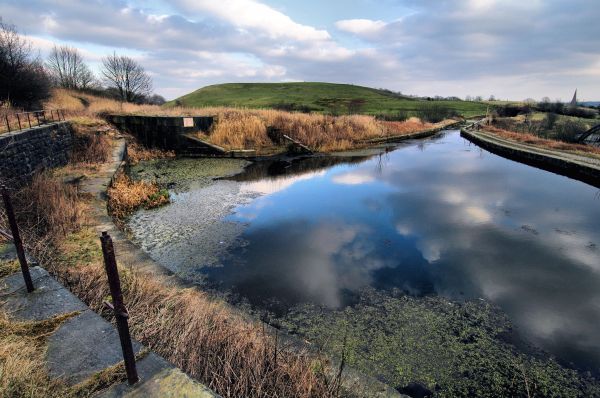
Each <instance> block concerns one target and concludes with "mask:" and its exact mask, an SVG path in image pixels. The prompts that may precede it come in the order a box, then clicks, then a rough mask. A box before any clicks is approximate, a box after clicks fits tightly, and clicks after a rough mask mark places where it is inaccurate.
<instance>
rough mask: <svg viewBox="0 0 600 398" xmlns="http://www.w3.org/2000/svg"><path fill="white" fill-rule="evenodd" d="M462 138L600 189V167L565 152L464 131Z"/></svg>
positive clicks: (513, 158)
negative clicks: (571, 157)
mask: <svg viewBox="0 0 600 398" xmlns="http://www.w3.org/2000/svg"><path fill="white" fill-rule="evenodd" d="M460 135H461V137H463V138H465V139H467V140H468V141H470V142H472V143H474V144H475V145H478V146H480V147H481V148H483V149H486V150H488V151H489V152H491V153H493V154H495V155H498V156H502V157H504V158H507V159H510V160H513V161H516V162H519V163H523V164H526V165H528V166H532V167H535V168H538V169H541V170H545V171H549V172H552V173H555V174H559V175H562V176H565V177H569V178H572V179H575V180H578V181H581V182H585V183H586V184H589V185H592V186H594V187H596V188H600V167H596V166H594V165H592V164H585V163H583V162H581V161H577V160H576V159H569V158H568V157H567V156H565V154H564V152H554V153H553V151H550V150H546V149H544V150H540V149H538V148H535V147H533V146H530V145H524V144H521V143H515V144H514V145H513V144H512V143H508V142H506V141H505V140H500V139H494V138H491V137H488V136H486V135H484V134H480V133H478V132H475V131H469V130H465V129H462V130H461V132H460Z"/></svg>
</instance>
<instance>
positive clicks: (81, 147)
mask: <svg viewBox="0 0 600 398" xmlns="http://www.w3.org/2000/svg"><path fill="white" fill-rule="evenodd" d="M74 138H75V139H74V143H73V153H72V155H71V161H72V162H74V163H87V164H91V163H104V162H106V161H108V159H110V155H111V153H112V144H111V141H110V138H109V137H108V136H106V135H105V134H102V133H101V132H86V133H83V132H81V131H79V130H77V129H75V135H74Z"/></svg>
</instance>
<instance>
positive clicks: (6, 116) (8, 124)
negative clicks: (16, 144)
mask: <svg viewBox="0 0 600 398" xmlns="http://www.w3.org/2000/svg"><path fill="white" fill-rule="evenodd" d="M4 119H6V128H7V129H8V132H9V133H10V123H9V122H8V115H5V116H4Z"/></svg>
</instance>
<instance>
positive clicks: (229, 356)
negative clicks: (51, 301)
mask: <svg viewBox="0 0 600 398" xmlns="http://www.w3.org/2000/svg"><path fill="white" fill-rule="evenodd" d="M103 272H104V271H103V269H102V267H101V266H98V265H89V266H86V267H80V268H76V269H71V270H70V271H69V273H70V274H69V276H68V278H69V279H70V280H76V281H77V283H76V284H75V285H74V286H73V288H74V291H75V293H76V294H77V295H78V296H79V297H81V298H82V299H83V300H84V301H85V302H86V303H88V305H90V306H91V307H92V308H94V309H95V310H96V311H102V310H103V306H102V300H103V299H104V298H105V297H106V296H107V295H108V293H109V292H108V286H107V285H106V284H105V283H98V281H103V280H105V276H104V274H103ZM120 272H121V285H122V287H123V290H124V296H125V302H126V303H127V307H128V311H129V314H130V319H129V322H130V325H131V330H132V333H133V335H134V336H135V337H136V338H137V339H138V340H139V341H141V342H142V343H144V344H146V345H147V346H148V347H149V348H151V349H152V350H154V351H156V352H158V353H159V354H161V355H163V356H164V357H165V358H167V359H168V360H170V361H171V362H173V363H174V364H175V365H177V366H179V367H181V368H182V369H183V370H184V371H186V372H187V373H189V374H190V375H192V376H193V377H195V378H196V379H198V380H200V381H202V382H204V383H206V384H207V385H208V386H209V387H211V388H212V389H214V390H215V391H217V392H218V393H219V394H221V395H222V396H225V397H327V396H333V394H334V392H335V390H336V389H337V386H336V384H335V383H329V384H328V383H327V380H328V379H327V377H326V376H325V375H324V374H322V373H321V372H322V369H324V366H323V365H322V364H321V365H319V366H317V365H318V364H319V363H320V362H318V361H319V359H318V358H315V357H314V356H312V355H308V354H306V353H297V352H294V351H292V350H290V349H287V348H286V347H284V346H282V345H281V344H280V343H279V344H277V340H276V339H274V337H273V336H272V335H270V334H269V333H267V332H265V330H264V327H263V326H262V325H259V324H257V323H254V322H251V321H248V320H247V319H245V318H243V317H242V316H241V315H238V314H236V313H235V312H233V311H232V310H231V309H229V308H228V307H226V306H225V305H224V304H223V303H221V302H217V301H214V300H212V299H211V298H209V297H208V296H207V295H206V294H205V293H202V292H200V291H198V290H196V289H180V288H176V287H170V286H168V284H167V283H165V282H163V281H162V280H160V279H159V278H157V277H149V275H142V274H139V273H136V272H134V271H132V270H126V269H121V271H120Z"/></svg>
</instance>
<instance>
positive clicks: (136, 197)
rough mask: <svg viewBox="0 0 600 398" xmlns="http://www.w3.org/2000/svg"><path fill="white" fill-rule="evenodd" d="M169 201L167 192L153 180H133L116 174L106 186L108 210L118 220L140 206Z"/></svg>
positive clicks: (159, 204) (151, 206)
mask: <svg viewBox="0 0 600 398" xmlns="http://www.w3.org/2000/svg"><path fill="white" fill-rule="evenodd" d="M167 203H169V193H168V191H166V190H161V189H160V188H159V186H158V184H156V183H155V182H148V181H134V180H132V179H131V178H129V177H128V176H127V175H125V174H122V173H121V174H118V175H117V176H116V177H115V178H114V180H113V182H112V184H111V186H110V187H109V188H108V210H109V212H110V213H111V214H112V215H113V216H114V217H115V218H116V219H117V220H118V221H120V222H122V221H123V220H124V219H125V218H126V217H127V216H128V215H129V214H131V213H132V212H133V211H135V210H136V209H138V208H140V207H144V208H145V209H152V208H154V207H158V206H162V205H164V204H167Z"/></svg>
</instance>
